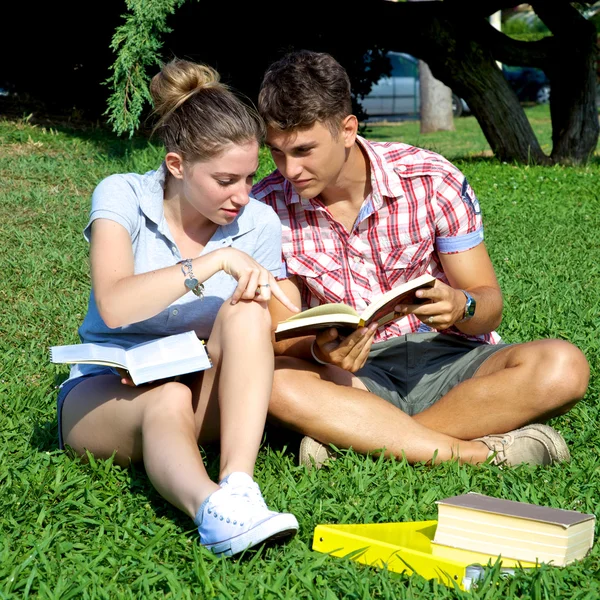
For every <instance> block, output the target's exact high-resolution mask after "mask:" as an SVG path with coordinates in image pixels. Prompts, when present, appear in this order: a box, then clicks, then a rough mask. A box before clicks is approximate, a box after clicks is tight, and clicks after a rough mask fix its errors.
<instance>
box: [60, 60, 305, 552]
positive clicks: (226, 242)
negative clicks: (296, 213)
mask: <svg viewBox="0 0 600 600" xmlns="http://www.w3.org/2000/svg"><path fill="white" fill-rule="evenodd" d="M150 89H151V94H152V97H153V101H154V107H155V112H156V114H157V115H158V116H159V117H160V120H159V122H158V124H157V126H156V131H158V133H159V135H160V137H161V139H162V141H163V142H164V144H165V148H166V156H165V160H164V163H163V164H162V165H161V166H160V168H159V169H158V170H156V171H150V172H148V173H145V174H134V173H128V174H119V175H112V176H110V177H107V178H106V179H104V180H103V181H102V182H100V184H99V185H98V186H97V188H96V189H95V191H94V194H93V197H92V210H91V216H90V221H89V224H88V225H87V227H86V229H85V232H84V234H85V237H86V239H88V241H89V242H90V261H91V275H92V291H91V294H90V300H89V306H88V312H87V315H86V317H85V319H84V321H83V323H82V325H81V327H80V328H79V335H80V338H81V341H82V342H100V343H102V342H106V343H114V344H119V345H121V346H123V347H129V346H132V345H134V344H137V343H141V342H144V341H146V340H151V339H154V338H157V337H160V336H165V335H171V334H174V333H180V332H183V331H187V330H190V329H193V330H195V332H196V333H197V335H198V337H200V338H201V339H205V340H208V341H207V350H208V353H209V355H210V357H211V359H212V362H213V367H212V368H211V369H208V370H206V371H203V372H200V373H194V374H191V375H188V376H184V377H182V378H180V379H176V380H162V381H155V382H153V383H151V384H148V385H143V386H139V387H134V386H133V384H132V382H131V381H130V380H129V378H128V377H127V375H126V374H124V373H117V372H116V371H113V370H111V369H107V368H103V367H100V366H97V365H75V366H73V367H72V370H71V373H70V377H69V379H68V380H67V381H66V382H65V383H64V384H63V385H62V387H61V390H60V393H59V398H58V419H59V443H60V445H61V447H64V445H66V446H69V447H70V448H71V449H72V450H73V451H75V452H76V453H78V454H80V455H85V452H86V450H88V451H89V452H91V453H92V454H94V455H95V456H96V457H100V458H108V457H110V456H111V455H112V454H113V453H115V452H116V455H115V461H116V462H117V463H118V464H121V465H127V464H129V462H130V461H143V463H144V466H145V469H146V472H147V473H148V476H149V478H150V480H151V482H152V484H153V485H154V487H155V488H156V489H157V490H158V492H159V493H160V494H161V495H162V496H163V497H164V498H165V499H167V500H168V501H169V502H171V503H172V504H173V505H175V506H177V507H178V508H179V509H181V510H182V511H183V512H184V513H186V514H187V515H189V516H190V517H191V518H193V519H194V522H195V523H196V525H197V526H198V531H199V534H200V542H201V543H202V544H203V545H204V546H206V547H207V548H210V549H211V550H212V551H213V552H215V553H216V554H224V555H232V554H236V553H238V552H241V551H243V550H244V549H246V548H248V547H251V546H254V545H256V544H259V543H261V542H264V541H267V540H271V539H273V538H278V537H283V536H288V535H293V534H294V533H295V532H296V531H297V529H298V522H297V521H296V518H295V517H294V516H293V515H291V514H286V513H277V512H273V511H270V510H269V509H268V508H267V506H266V504H265V502H264V500H263V497H262V494H261V492H260V489H259V487H258V485H257V484H256V483H255V482H254V480H253V471H254V464H255V460H256V456H257V453H258V449H259V445H260V442H261V439H262V433H263V427H264V423H265V419H266V413H267V406H268V403H269V397H270V394H271V385H272V378H273V349H272V346H271V337H270V331H271V321H270V317H269V312H268V309H267V303H268V300H269V299H270V297H271V294H273V295H274V296H275V297H277V298H278V299H279V300H280V301H281V302H283V303H284V304H285V305H286V306H288V307H289V308H290V309H291V310H293V311H295V312H297V311H298V309H297V308H296V307H295V306H294V305H293V304H292V303H291V302H290V301H289V300H288V299H287V297H286V296H285V295H284V294H283V292H282V291H281V290H280V288H279V286H278V285H277V282H276V281H275V278H274V275H277V274H278V272H279V268H280V261H281V233H280V230H281V226H280V223H279V220H278V218H277V216H276V215H275V213H274V212H273V211H272V210H271V209H270V208H268V207H267V206H265V205H263V204H261V203H259V202H257V201H256V200H253V199H251V198H249V197H248V193H249V190H250V187H251V185H252V179H253V176H254V174H255V172H256V169H257V167H258V149H259V143H260V141H261V140H262V137H263V135H264V126H263V124H262V122H261V120H260V118H259V117H258V116H257V114H256V113H255V112H254V111H252V110H251V109H249V108H248V107H247V106H246V105H245V104H244V103H243V102H242V101H241V100H240V99H239V98H238V97H237V96H236V95H235V94H234V93H233V92H232V91H231V90H230V89H229V88H227V86H225V85H223V84H222V83H220V82H219V75H218V73H216V72H215V71H214V70H213V69H211V68H210V67H207V66H205V65H199V64H195V63H191V62H188V61H183V60H179V59H176V60H174V61H172V62H170V63H168V64H167V65H165V66H164V68H163V69H162V70H161V72H160V73H159V74H158V75H156V76H155V77H154V78H153V80H152V83H151V88H150ZM215 440H220V450H221V454H220V458H221V460H220V473H219V483H215V482H213V481H212V480H211V479H210V478H209V476H208V474H207V472H206V469H205V467H204V464H203V461H202V458H201V456H200V451H199V448H198V443H206V442H210V441H215Z"/></svg>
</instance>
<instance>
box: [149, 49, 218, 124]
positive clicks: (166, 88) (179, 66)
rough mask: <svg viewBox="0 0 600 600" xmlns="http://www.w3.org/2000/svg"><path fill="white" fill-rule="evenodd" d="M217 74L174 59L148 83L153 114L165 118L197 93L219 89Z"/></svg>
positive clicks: (200, 65) (207, 67)
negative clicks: (213, 88) (208, 89)
mask: <svg viewBox="0 0 600 600" xmlns="http://www.w3.org/2000/svg"><path fill="white" fill-rule="evenodd" d="M219 80H220V77H219V73H217V71H215V70H214V69H213V68H211V67H209V66H208V65H202V64H198V63H193V62H190V61H188V60H183V59H179V58H176V59H174V60H172V61H171V62H169V63H167V64H166V65H164V66H163V68H162V69H161V71H160V73H158V74H156V75H155V76H154V77H153V78H152V81H151V82H150V94H151V96H152V100H153V103H154V110H155V112H156V113H157V114H158V115H159V116H160V117H161V118H165V117H166V116H168V115H169V114H171V113H172V112H173V111H174V110H175V109H177V108H178V107H179V106H181V105H182V104H183V103H184V102H185V101H186V100H187V99H188V98H190V97H191V96H193V95H194V94H196V93H197V92H199V91H201V90H203V89H207V88H212V87H219V86H221V85H222V84H221V83H219Z"/></svg>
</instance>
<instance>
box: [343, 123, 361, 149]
mask: <svg viewBox="0 0 600 600" xmlns="http://www.w3.org/2000/svg"><path fill="white" fill-rule="evenodd" d="M357 134H358V119H357V118H356V116H355V115H348V116H347V117H346V118H345V119H344V120H343V121H342V135H343V136H344V146H345V147H346V148H351V147H352V146H353V145H354V142H355V141H356V136H357Z"/></svg>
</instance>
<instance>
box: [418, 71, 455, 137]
mask: <svg viewBox="0 0 600 600" xmlns="http://www.w3.org/2000/svg"><path fill="white" fill-rule="evenodd" d="M419 91H420V112H421V129H420V131H421V133H432V132H434V131H454V130H455V129H456V128H455V127H454V117H453V114H452V90H451V89H450V88H449V87H448V86H447V85H444V84H443V83H442V82H441V81H439V80H437V79H436V78H435V77H434V76H433V75H432V74H431V69H430V68H429V67H428V66H427V63H426V62H423V61H422V60H420V61H419Z"/></svg>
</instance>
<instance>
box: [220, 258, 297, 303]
mask: <svg viewBox="0 0 600 600" xmlns="http://www.w3.org/2000/svg"><path fill="white" fill-rule="evenodd" d="M219 252H220V253H221V257H220V267H221V270H223V271H225V272H226V273H228V274H229V275H231V276H232V277H233V278H234V279H236V280H237V282H238V284H237V287H236V288H235V291H234V292H233V295H232V296H231V303H232V304H236V303H237V302H238V301H239V300H256V301H258V302H268V301H269V300H270V299H271V294H272V295H273V296H275V298H277V299H278V300H279V301H280V302H281V303H282V304H283V305H284V306H285V307H286V308H288V309H289V310H291V311H292V312H295V313H297V312H300V309H299V308H298V307H297V306H296V305H295V304H293V303H292V302H291V301H290V299H289V298H288V297H287V296H286V295H285V294H284V293H283V291H282V290H281V288H280V287H279V285H278V283H277V281H276V280H275V278H274V277H273V275H271V273H270V272H269V271H268V270H267V269H265V268H264V267H263V266H262V265H260V264H259V263H257V262H256V261H255V260H254V259H253V258H252V257H251V256H249V255H248V254H246V253H245V252H242V251H240V250H236V249H235V248H224V249H223V250H220V251H219Z"/></svg>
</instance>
